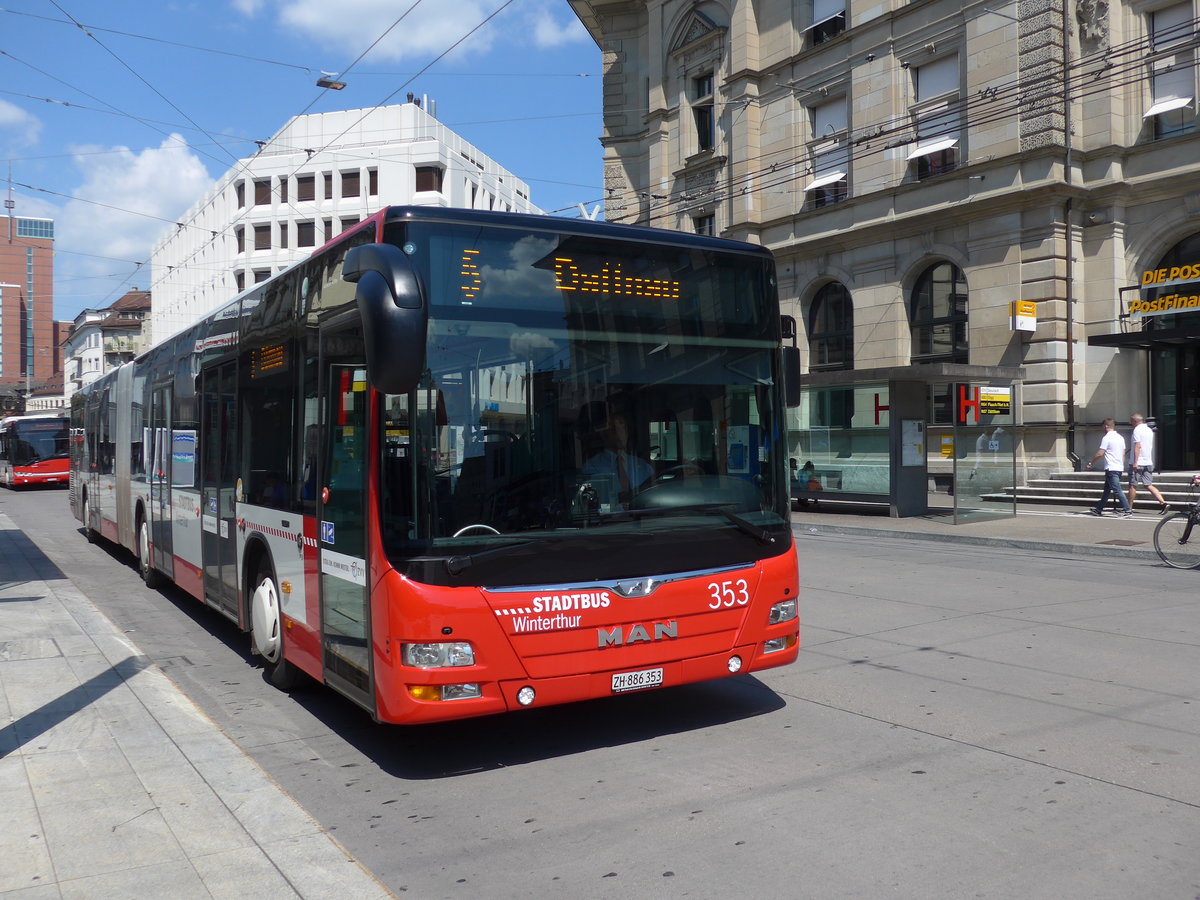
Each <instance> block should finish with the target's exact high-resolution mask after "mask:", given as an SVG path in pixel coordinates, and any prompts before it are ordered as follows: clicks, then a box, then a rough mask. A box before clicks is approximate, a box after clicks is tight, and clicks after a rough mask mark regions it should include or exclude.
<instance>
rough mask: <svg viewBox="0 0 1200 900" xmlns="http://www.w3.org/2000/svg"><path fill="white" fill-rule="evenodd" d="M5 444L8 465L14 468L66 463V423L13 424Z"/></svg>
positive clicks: (54, 421) (31, 420)
mask: <svg viewBox="0 0 1200 900" xmlns="http://www.w3.org/2000/svg"><path fill="white" fill-rule="evenodd" d="M6 443H7V450H8V461H9V463H10V464H12V465H14V466H28V465H31V464H33V463H38V462H43V461H45V460H49V459H66V458H67V456H68V455H69V451H70V444H69V441H68V440H67V420H66V419H65V418H62V419H55V418H49V419H24V420H21V419H18V420H17V421H15V422H14V423H13V424H12V427H11V429H10V430H9V433H8V435H7V442H6Z"/></svg>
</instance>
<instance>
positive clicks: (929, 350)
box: [910, 262, 969, 363]
mask: <svg viewBox="0 0 1200 900" xmlns="http://www.w3.org/2000/svg"><path fill="white" fill-rule="evenodd" d="M910 310H911V311H910V316H911V318H910V322H911V324H912V361H913V362H914V363H934V362H951V363H965V362H968V361H969V360H968V356H969V354H968V350H969V345H968V343H967V281H966V279H965V278H964V277H963V273H962V270H961V269H959V267H958V266H956V265H954V264H953V263H948V262H940V263H935V264H934V265H932V266H930V267H929V268H928V269H926V270H925V271H924V272H922V273H921V275H920V277H919V278H917V283H916V284H915V285H913V291H912V304H911V307H910Z"/></svg>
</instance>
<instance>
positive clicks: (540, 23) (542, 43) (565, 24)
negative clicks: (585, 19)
mask: <svg viewBox="0 0 1200 900" xmlns="http://www.w3.org/2000/svg"><path fill="white" fill-rule="evenodd" d="M529 18H530V19H531V20H532V34H533V40H534V43H535V44H537V46H539V47H559V46H561V45H563V44H573V43H575V42H576V41H587V40H589V37H588V33H587V30H586V29H585V28H584V27H583V23H582V22H580V21H579V19H578V18H577V17H576V16H573V15H571V14H570V13H566V14H565V15H564V14H562V12H561V11H559V13H558V14H555V13H554V12H552V11H551V10H550V8H549V7H542V8H540V9H535V10H533V11H532V12H530V14H529Z"/></svg>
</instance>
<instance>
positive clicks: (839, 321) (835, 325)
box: [808, 281, 854, 372]
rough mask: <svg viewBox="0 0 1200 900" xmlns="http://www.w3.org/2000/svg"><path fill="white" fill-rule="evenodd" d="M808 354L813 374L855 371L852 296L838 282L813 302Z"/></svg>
mask: <svg viewBox="0 0 1200 900" xmlns="http://www.w3.org/2000/svg"><path fill="white" fill-rule="evenodd" d="M808 353H809V361H808V369H809V371H810V372H829V371H833V370H835V369H853V368H854V305H853V304H852V303H851V302H850V292H849V291H847V290H846V288H845V287H843V286H842V285H841V284H840V283H838V282H836V281H835V282H833V283H832V284H827V285H825V287H823V288H821V289H820V290H819V291H817V295H816V296H815V297H814V298H813V302H812V313H811V315H810V316H809V326H808Z"/></svg>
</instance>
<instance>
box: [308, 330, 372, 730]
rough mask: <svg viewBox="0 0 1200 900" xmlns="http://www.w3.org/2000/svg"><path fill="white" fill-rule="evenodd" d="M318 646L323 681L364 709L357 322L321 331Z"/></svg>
mask: <svg viewBox="0 0 1200 900" xmlns="http://www.w3.org/2000/svg"><path fill="white" fill-rule="evenodd" d="M321 381H322V383H321V392H320V395H321V397H322V398H323V403H324V409H323V411H322V413H323V415H322V420H323V422H324V425H325V427H324V429H323V434H322V444H323V447H322V466H321V490H319V491H318V492H317V493H318V506H317V519H318V522H319V523H320V525H319V529H318V538H319V545H318V546H319V547H320V556H321V560H320V565H321V643H322V646H323V649H324V654H323V656H324V659H325V680H326V682H328V683H329V684H331V685H333V686H335V687H337V688H338V689H339V690H341V691H342V692H343V693H345V694H346V695H347V696H349V697H350V698H351V699H354V700H356V701H357V702H359V703H361V704H362V705H364V706H365V707H367V708H368V709H370V710H374V708H375V704H374V699H373V696H372V693H371V662H370V646H371V645H370V625H369V622H370V618H369V614H368V612H369V610H368V594H367V585H368V577H367V574H368V573H367V529H366V522H365V518H366V488H367V454H368V451H369V448H370V446H371V442H370V440H369V438H368V435H367V425H368V402H367V401H368V396H369V391H368V389H367V364H366V355H365V351H364V347H363V335H362V329H361V327H360V326H359V325H358V324H357V323H356V324H354V325H352V326H350V327H340V328H339V327H337V326H336V325H334V326H333V327H326V328H323V329H322V330H321Z"/></svg>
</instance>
